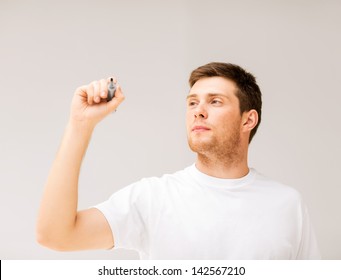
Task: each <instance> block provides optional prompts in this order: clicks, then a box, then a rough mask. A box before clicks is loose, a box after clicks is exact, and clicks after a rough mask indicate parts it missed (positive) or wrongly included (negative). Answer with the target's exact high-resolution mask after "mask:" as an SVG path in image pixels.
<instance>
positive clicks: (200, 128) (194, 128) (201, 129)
mask: <svg viewBox="0 0 341 280" xmlns="http://www.w3.org/2000/svg"><path fill="white" fill-rule="evenodd" d="M207 130H210V129H209V128H208V127H206V126H202V125H197V126H194V127H193V128H192V131H197V132H200V131H207Z"/></svg>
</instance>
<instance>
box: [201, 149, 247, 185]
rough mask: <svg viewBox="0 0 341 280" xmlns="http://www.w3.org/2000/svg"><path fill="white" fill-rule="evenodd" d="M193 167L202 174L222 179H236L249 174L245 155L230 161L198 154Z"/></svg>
mask: <svg viewBox="0 0 341 280" xmlns="http://www.w3.org/2000/svg"><path fill="white" fill-rule="evenodd" d="M195 165H196V167H197V168H198V170H199V171H201V172H202V173H205V174H207V175H209V176H212V177H217V178H222V179H237V178H241V177H244V176H246V175H247V174H248V173H249V167H248V164H247V155H245V156H244V157H240V158H238V159H234V160H231V159H222V158H217V157H208V156H206V155H202V154H198V157H197V161H196V164H195Z"/></svg>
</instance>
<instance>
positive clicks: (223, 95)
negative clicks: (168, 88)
mask: <svg viewBox="0 0 341 280" xmlns="http://www.w3.org/2000/svg"><path fill="white" fill-rule="evenodd" d="M205 95H208V96H209V97H213V96H220V97H225V98H227V99H228V98H229V97H228V96H227V95H226V94H222V93H207V94H205ZM195 97H198V95H197V94H196V93H193V94H189V95H187V98H186V99H187V100H188V99H189V98H195Z"/></svg>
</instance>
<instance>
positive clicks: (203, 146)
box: [188, 140, 215, 153]
mask: <svg viewBox="0 0 341 280" xmlns="http://www.w3.org/2000/svg"><path fill="white" fill-rule="evenodd" d="M188 145H189V147H190V149H191V150H192V151H193V152H195V153H204V152H207V151H209V150H211V149H212V147H214V146H215V145H214V143H212V141H197V140H196V141H191V140H190V141H188Z"/></svg>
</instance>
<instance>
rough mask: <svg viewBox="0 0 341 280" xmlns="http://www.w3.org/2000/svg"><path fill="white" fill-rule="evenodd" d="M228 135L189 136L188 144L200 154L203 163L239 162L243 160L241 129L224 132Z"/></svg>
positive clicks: (229, 163) (230, 163)
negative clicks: (222, 136)
mask: <svg viewBox="0 0 341 280" xmlns="http://www.w3.org/2000/svg"><path fill="white" fill-rule="evenodd" d="M224 135H226V137H224V138H222V139H220V140H219V139H218V137H217V136H214V135H212V136H211V137H207V138H206V139H205V136H202V137H200V136H189V137H188V144H189V147H190V148H191V150H192V151H193V152H195V153H197V154H198V159H199V160H200V161H202V162H203V163H207V164H208V163H215V162H216V163H218V162H219V163H224V164H228V165H234V164H237V163H238V162H240V161H241V160H242V153H241V140H240V134H239V130H238V129H237V128H236V127H235V128H234V129H233V131H232V132H231V131H230V132H228V131H226V132H225V133H224Z"/></svg>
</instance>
